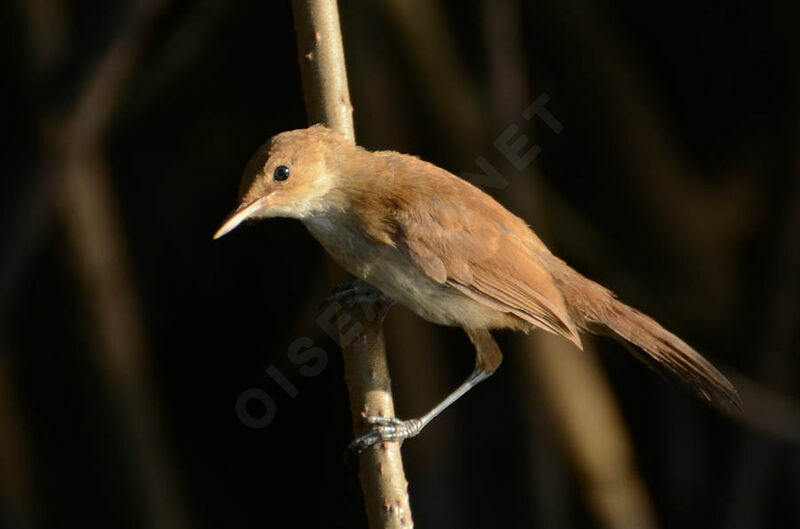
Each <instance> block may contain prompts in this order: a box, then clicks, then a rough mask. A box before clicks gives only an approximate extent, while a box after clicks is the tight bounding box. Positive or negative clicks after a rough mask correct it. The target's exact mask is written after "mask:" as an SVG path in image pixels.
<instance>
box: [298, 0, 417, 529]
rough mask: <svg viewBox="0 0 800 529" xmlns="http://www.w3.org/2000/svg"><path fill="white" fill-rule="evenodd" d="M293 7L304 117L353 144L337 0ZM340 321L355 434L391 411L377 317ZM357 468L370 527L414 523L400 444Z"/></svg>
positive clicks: (336, 274)
mask: <svg viewBox="0 0 800 529" xmlns="http://www.w3.org/2000/svg"><path fill="white" fill-rule="evenodd" d="M292 9H293V11H294V18H295V28H296V30H297V48H298V54H299V59H300V68H301V73H302V80H303V93H304V96H305V101H306V110H307V113H308V121H309V123H312V124H313V123H322V124H324V125H326V126H327V127H330V128H331V129H334V130H336V131H338V132H341V133H342V134H344V135H345V136H347V137H348V138H350V139H351V140H353V141H355V134H354V132H353V117H352V113H353V107H352V105H351V104H350V94H349V91H348V87H347V71H346V69H345V63H344V49H343V47H342V36H341V30H340V28H339V13H338V9H337V6H336V2H335V0H293V1H292ZM329 264H330V269H331V276H332V278H333V280H334V282H338V281H340V280H341V279H344V278H345V274H344V272H343V271H342V270H341V269H340V268H339V267H338V266H337V265H336V264H335V263H333V261H329ZM339 324H340V330H341V347H342V354H343V356H344V371H345V380H346V382H347V388H348V392H349V394H350V408H351V411H352V414H353V430H354V433H355V435H361V434H362V433H364V424H363V420H362V419H363V417H365V416H366V415H382V416H388V417H392V416H394V403H393V400H392V393H391V387H390V379H389V371H388V368H387V365H386V352H385V348H384V339H383V329H382V319H381V318H375V317H372V318H369V317H368V315H367V314H365V313H364V311H362V310H354V311H352V314H347V315H343V317H341V318H340V319H339ZM345 325H347V329H345V328H344V326H345ZM359 466H360V472H359V478H360V480H361V487H362V489H363V491H364V503H365V507H366V512H367V520H368V521H369V526H370V527H371V528H372V529H376V528H380V527H383V528H399V527H411V526H413V521H412V518H411V508H410V506H409V501H408V482H407V481H406V478H405V473H404V471H403V461H402V458H401V456H400V445H399V444H398V443H381V444H377V445H375V446H372V447H370V448H368V449H367V450H365V451H364V452H362V453H361V455H360V457H359Z"/></svg>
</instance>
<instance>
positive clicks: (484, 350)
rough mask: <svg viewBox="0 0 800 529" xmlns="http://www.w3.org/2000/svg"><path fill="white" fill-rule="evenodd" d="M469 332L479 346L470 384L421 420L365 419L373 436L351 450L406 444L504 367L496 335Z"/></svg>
mask: <svg viewBox="0 0 800 529" xmlns="http://www.w3.org/2000/svg"><path fill="white" fill-rule="evenodd" d="M465 331H466V332H467V335H468V336H469V338H470V340H471V341H472V343H473V344H474V345H475V369H474V370H473V371H472V373H471V374H470V376H469V377H468V378H467V380H465V381H464V383H463V384H461V385H460V386H459V387H458V388H457V389H456V390H455V391H454V392H452V393H451V394H450V395H448V396H447V397H445V399H444V400H443V401H441V402H440V403H439V404H437V405H436V406H434V408H433V409H432V410H431V411H429V412H428V413H426V414H425V415H423V416H422V417H420V418H418V419H408V420H401V419H398V418H396V417H377V416H368V417H365V418H364V422H366V423H367V424H369V425H370V426H372V428H371V430H370V431H369V432H367V433H366V434H364V435H362V436H361V437H359V438H357V439H356V440H354V441H353V442H352V443H350V445H349V447H348V448H349V449H350V450H353V451H355V452H362V451H363V450H365V449H366V448H368V447H370V446H372V445H374V444H376V443H381V442H386V441H403V440H404V439H409V438H411V437H414V436H416V435H417V434H418V433H419V432H420V431H422V429H423V428H424V427H425V426H426V425H427V424H428V423H429V422H431V421H432V420H433V419H434V417H436V416H437V415H439V414H440V413H442V412H443V411H444V410H445V409H447V407H448V406H450V405H451V404H453V403H454V402H455V401H457V400H458V399H459V398H461V397H462V396H463V395H464V394H465V393H467V392H468V391H469V390H470V389H472V388H473V387H475V386H476V385H477V384H478V383H479V382H481V381H482V380H485V379H487V378H488V377H489V376H490V375H491V374H492V373H494V372H495V370H496V369H497V368H498V367H499V366H500V362H501V361H502V359H503V355H502V353H501V352H500V348H499V347H498V345H497V342H495V341H494V339H493V338H492V335H491V334H490V333H489V331H487V330H473V329H465Z"/></svg>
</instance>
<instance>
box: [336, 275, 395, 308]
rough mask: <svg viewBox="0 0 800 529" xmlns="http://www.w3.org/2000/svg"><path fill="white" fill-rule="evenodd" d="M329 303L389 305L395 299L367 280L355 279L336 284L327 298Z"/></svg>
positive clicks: (351, 305)
mask: <svg viewBox="0 0 800 529" xmlns="http://www.w3.org/2000/svg"><path fill="white" fill-rule="evenodd" d="M327 301H328V303H333V302H334V301H338V302H341V303H344V304H345V305H348V306H350V307H353V306H355V305H357V304H364V303H369V304H376V305H383V306H385V307H387V308H388V307H389V306H390V305H392V303H394V300H392V299H391V298H389V297H388V296H386V294H384V293H383V292H381V291H380V290H378V289H377V288H375V287H373V286H372V285H370V284H369V283H367V282H365V281H361V280H360V279H354V280H353V281H345V282H344V283H340V284H338V285H336V287H335V288H334V289H333V292H332V293H331V295H330V296H328V299H327Z"/></svg>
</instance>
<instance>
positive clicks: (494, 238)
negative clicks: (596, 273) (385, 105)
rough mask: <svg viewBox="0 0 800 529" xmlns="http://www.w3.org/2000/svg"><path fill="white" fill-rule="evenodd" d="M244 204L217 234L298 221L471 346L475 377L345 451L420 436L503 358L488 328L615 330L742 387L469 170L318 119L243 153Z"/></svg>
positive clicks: (374, 281)
mask: <svg viewBox="0 0 800 529" xmlns="http://www.w3.org/2000/svg"><path fill="white" fill-rule="evenodd" d="M238 204H239V205H238V207H237V208H236V209H235V210H234V211H233V213H231V214H230V216H229V217H228V218H227V219H226V220H225V221H224V223H223V224H222V226H221V227H220V228H219V230H218V231H217V232H216V233H215V234H214V239H218V238H219V237H222V236H223V235H225V234H227V233H228V232H230V231H231V230H233V229H234V228H236V227H237V226H239V225H240V224H242V223H243V222H244V221H246V220H255V219H265V218H270V217H288V218H293V219H298V220H300V221H301V222H302V223H303V224H304V225H305V226H306V228H307V230H308V232H309V233H310V234H311V236H312V237H314V238H315V239H316V240H317V241H318V242H319V243H320V244H321V245H322V247H323V248H324V249H325V251H327V253H328V254H330V255H331V256H332V257H333V259H334V260H335V261H336V262H337V263H338V264H339V265H340V266H341V267H342V268H344V269H345V270H346V271H347V272H349V273H350V274H352V275H353V276H354V277H355V278H356V282H358V284H360V285H361V287H360V288H352V289H344V290H345V291H350V292H351V293H352V292H356V293H358V292H361V293H363V292H364V291H365V290H364V289H365V288H366V289H375V290H376V291H377V292H378V293H380V294H381V295H382V296H384V297H386V298H388V299H391V300H394V301H397V302H399V303H400V304H401V305H404V306H405V307H407V308H408V309H410V310H411V311H412V312H414V313H416V314H417V315H419V316H421V317H422V318H424V319H425V320H428V321H430V322H433V323H435V324H439V325H446V326H456V327H461V328H462V329H463V330H464V332H465V333H466V334H467V336H468V337H469V339H470V341H471V342H472V344H473V346H474V348H475V367H474V369H473V371H472V373H471V374H470V375H469V377H468V378H467V379H466V380H465V381H464V382H463V384H461V385H460V386H459V387H458V388H457V389H456V390H455V391H453V392H452V393H451V394H450V395H448V396H447V397H446V398H445V399H444V400H443V401H441V402H440V403H439V404H437V405H436V406H434V407H433V408H432V409H431V410H430V411H429V412H428V413H427V414H425V415H423V416H422V417H419V418H416V419H408V420H401V419H398V418H395V417H377V416H376V417H366V419H365V420H366V422H367V423H368V424H369V425H371V429H370V431H369V432H368V433H367V434H365V435H364V436H362V437H360V438H358V439H356V440H355V441H354V442H353V443H352V444H351V448H354V449H356V450H359V451H360V450H363V449H365V448H366V447H368V446H370V445H372V444H375V443H378V442H383V441H402V440H404V439H407V438H410V437H414V436H415V435H417V434H419V432H420V431H421V430H422V429H423V428H424V427H425V426H426V425H427V424H429V423H430V422H431V420H433V418H435V417H436V416H437V415H439V414H440V413H441V412H442V411H444V409H446V408H447V407H448V406H450V405H451V404H452V403H453V402H455V401H456V400H458V399H459V398H460V397H461V396H463V395H464V394H465V393H467V392H468V391H469V390H470V389H471V388H473V387H474V386H475V385H476V384H478V383H479V382H481V381H482V380H484V379H486V378H487V377H489V376H490V375H491V374H492V373H494V372H495V370H496V369H497V368H498V367H499V366H500V363H501V361H502V358H503V355H502V352H501V351H500V347H499V346H498V344H497V342H496V341H495V339H494V338H493V336H492V331H494V330H500V329H509V330H511V331H522V332H526V333H527V332H529V331H532V330H534V329H541V330H544V331H547V332H550V333H553V334H556V335H558V336H561V337H563V338H565V339H567V340H569V341H570V342H572V343H573V344H575V345H576V346H577V347H578V348H582V342H581V336H580V334H581V333H582V332H586V333H593V334H610V335H612V336H614V337H616V338H617V339H619V340H620V341H623V342H629V343H630V344H633V346H635V348H638V350H640V351H642V352H643V353H644V354H638V355H637V356H639V357H641V358H642V359H643V360H645V363H647V364H648V365H650V366H651V367H655V368H656V369H657V370H660V371H662V372H664V373H669V374H672V375H673V376H675V377H677V378H678V379H680V380H682V381H684V382H686V383H687V384H688V385H689V386H690V387H691V388H692V389H693V390H694V391H695V392H696V394H697V395H699V396H700V397H701V398H702V399H704V400H706V401H708V402H709V403H711V404H712V405H714V406H715V407H717V408H718V409H720V410H721V411H723V412H725V413H728V414H735V413H736V412H737V411H738V410H740V409H741V406H742V403H741V399H740V398H739V395H738V393H737V391H736V388H735V387H734V386H733V385H732V384H731V383H730V382H729V381H728V380H727V379H726V378H725V376H723V375H722V374H721V373H720V372H719V371H718V370H717V369H716V368H714V366H713V365H712V364H711V363H710V362H708V361H707V360H706V359H705V358H704V357H703V356H702V355H700V353H698V352H697V351H695V349H693V348H692V347H691V346H689V345H688V344H687V343H686V342H684V341H683V340H681V339H680V338H678V337H677V336H676V335H674V334H672V333H671V332H669V331H667V330H666V329H665V328H664V327H662V326H661V325H660V324H659V323H657V322H656V321H655V320H653V319H652V318H650V317H649V316H647V315H645V314H643V313H642V312H639V311H638V310H636V309H634V308H632V307H629V306H628V305H626V304H624V303H622V302H621V301H619V300H618V299H617V298H616V296H615V295H614V294H613V293H612V292H611V291H610V290H609V289H607V288H605V287H603V286H601V285H600V284H598V283H596V282H594V281H592V280H590V279H587V278H586V277H584V276H583V275H581V274H580V273H578V272H577V271H575V270H574V269H573V268H571V267H570V266H569V265H568V264H567V263H565V262H564V261H563V260H561V259H559V258H558V257H556V256H555V255H553V254H552V253H551V252H550V250H548V248H547V247H546V246H545V244H544V243H543V242H542V241H541V239H540V238H539V237H538V236H537V235H536V234H535V233H534V231H533V230H532V229H531V228H530V227H529V226H528V225H527V224H526V223H525V221H524V220H522V219H521V218H519V217H517V216H516V215H514V214H513V213H511V212H510V211H509V210H507V209H506V208H505V207H503V206H502V205H501V204H500V203H499V202H497V201H496V200H495V199H493V198H492V197H491V196H490V195H488V194H487V193H485V192H484V191H482V190H481V189H479V188H478V187H476V186H474V185H472V184H471V183H469V182H467V181H466V180H464V179H462V178H459V177H458V176H456V175H454V174H452V173H450V172H449V171H447V170H445V169H442V168H440V167H438V166H436V165H434V164H432V163H429V162H426V161H424V160H422V159H420V158H418V157H416V156H412V155H408V154H401V153H398V152H394V151H370V150H367V149H365V148H363V147H361V146H359V145H357V144H355V143H354V142H353V141H351V140H350V139H348V138H346V137H345V136H344V135H342V134H340V133H338V132H336V131H334V130H331V129H329V128H326V127H324V126H322V125H313V126H311V127H308V128H303V129H297V130H290V131H286V132H282V133H279V134H277V135H275V136H273V137H272V138H271V139H269V140H268V141H267V142H266V143H264V144H263V145H262V146H261V147H259V148H258V150H257V151H256V152H255V153H254V154H253V156H252V157H251V158H250V160H249V161H248V162H247V164H246V166H245V169H244V173H243V176H242V181H241V185H240V188H239V202H238Z"/></svg>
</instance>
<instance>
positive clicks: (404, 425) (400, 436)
mask: <svg viewBox="0 0 800 529" xmlns="http://www.w3.org/2000/svg"><path fill="white" fill-rule="evenodd" d="M364 421H365V422H366V423H367V424H370V425H372V429H371V430H370V431H369V432H367V433H365V434H364V435H362V436H361V437H359V438H357V439H355V440H354V441H353V442H351V443H350V444H349V445H348V449H350V450H351V451H353V452H356V453H361V452H363V451H364V450H366V449H367V448H369V447H370V446H372V445H374V444H378V443H383V442H389V441H403V440H405V439H409V438H411V437H414V436H415V435H417V434H418V433H419V432H420V431H421V430H422V428H423V426H425V424H424V423H423V422H422V420H421V419H408V420H405V421H404V420H401V419H398V418H397V417H366V418H365V419H364Z"/></svg>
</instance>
